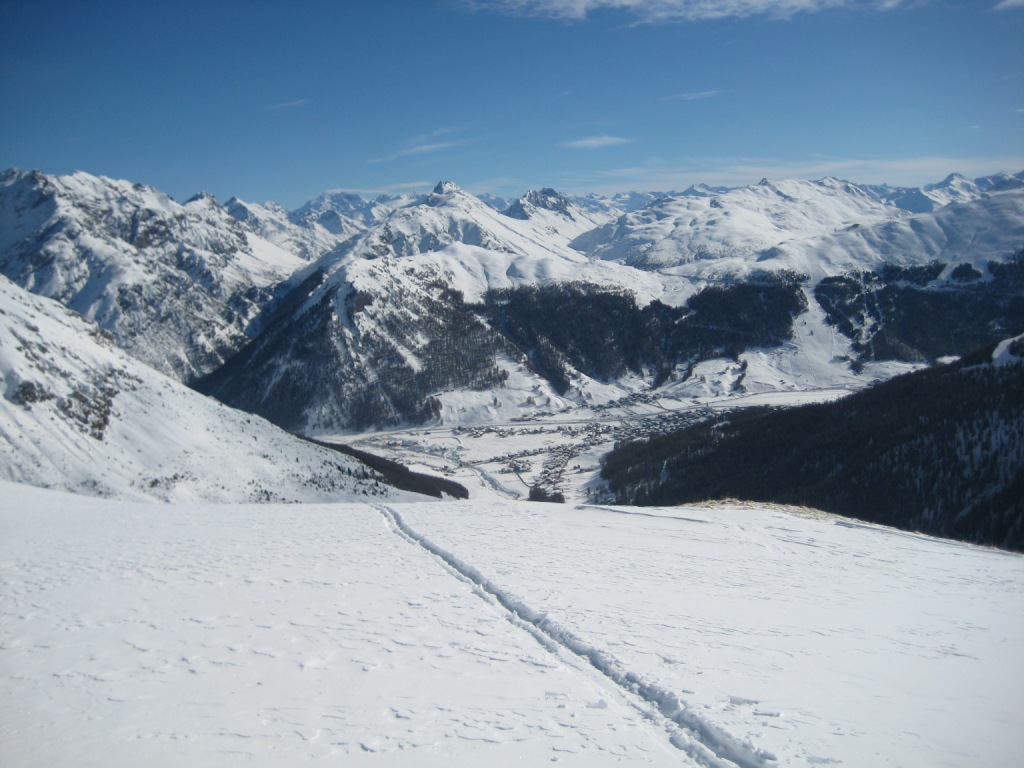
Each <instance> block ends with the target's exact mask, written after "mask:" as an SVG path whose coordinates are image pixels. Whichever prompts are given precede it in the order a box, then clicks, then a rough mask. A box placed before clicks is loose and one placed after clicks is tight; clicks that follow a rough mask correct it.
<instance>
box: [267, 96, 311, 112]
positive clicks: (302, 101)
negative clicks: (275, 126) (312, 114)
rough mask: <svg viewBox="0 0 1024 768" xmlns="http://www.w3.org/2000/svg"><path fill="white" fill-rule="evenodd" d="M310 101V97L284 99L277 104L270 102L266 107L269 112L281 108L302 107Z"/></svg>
mask: <svg viewBox="0 0 1024 768" xmlns="http://www.w3.org/2000/svg"><path fill="white" fill-rule="evenodd" d="M308 103H309V99H295V101H282V102H278V103H277V104H268V105H267V106H266V107H264V110H265V111H267V112H271V111H276V110H279V109H295V108H296V107H302V106H305V105H306V104H308Z"/></svg>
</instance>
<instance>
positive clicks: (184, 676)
mask: <svg viewBox="0 0 1024 768" xmlns="http://www.w3.org/2000/svg"><path fill="white" fill-rule="evenodd" d="M0 527H2V530H3V533H4V535H3V536H2V537H0V578H2V579H3V583H4V588H3V591H2V593H0V612H2V614H0V615H2V621H0V686H2V688H0V760H2V762H3V763H5V764H7V765H18V766H33V765H40V766H43V765H46V766H49V765H66V766H78V765H104V766H129V765H132V766H135V765H153V766H161V765H168V766H170V765H182V764H188V765H195V766H215V765H216V766H221V765H236V764H237V765H240V764H246V765H285V764H287V765H295V764H306V763H308V762H311V761H312V762H321V763H324V764H334V763H336V762H338V761H342V762H343V763H344V764H346V765H349V764H354V765H362V764H367V765H417V766H419V765H428V766H429V765H438V766H440V765H481V764H488V765H495V766H504V765H512V764H517V765H518V764H525V765H539V764H541V763H548V762H557V763H559V764H568V765H578V766H584V765H588V766H589V765H608V764H612V763H615V764H620V763H623V764H644V765H700V766H705V767H708V766H717V767H718V768H724V767H727V766H747V767H750V766H762V767H763V766H782V765H785V766H812V765H827V764H833V765H840V764H841V765H858V766H859V765H894V766H895V765H899V766H908V767H911V768H912V767H913V766H929V767H932V766H962V765H986V766H994V767H996V768H998V767H999V766H1013V765H1016V764H1017V761H1018V758H1019V755H1020V754H1021V752H1022V750H1024V731H1022V729H1021V728H1020V712H1021V711H1022V709H1024V707H1022V705H1024V700H1022V693H1021V692H1022V691H1024V668H1022V666H1021V664H1020V662H1019V660H1020V659H1021V658H1024V655H1022V654H1024V614H1022V613H1021V611H1020V606H1021V600H1022V593H1024V558H1022V557H1021V556H1018V555H1011V554H1007V553H1003V552H998V551H995V550H988V549H982V548H977V547H971V546H969V545H964V544H959V543H954V542H948V541H941V540H936V539H930V538H927V537H923V536H917V535H914V534H907V533H902V532H898V531H893V530H890V529H885V528H880V527H876V526H870V525H864V524H860V523H853V522H849V521H846V520H843V519H840V518H835V517H832V516H827V515H823V514H820V513H813V512H811V511H809V510H798V509H790V508H774V507H768V506H754V505H746V504H738V503H732V504H717V505H699V506H688V507H679V508H672V509H644V510H642V511H641V510H630V509H624V508H603V507H588V506H569V505H545V504H529V503H526V502H516V503H503V502H496V501H490V502H488V501H477V502H454V503H435V504H395V503H384V504H305V505H261V506H258V507H257V506H248V505H204V504H174V505H152V504H137V503H130V502H125V501H114V500H106V499H90V498H85V497H81V496H72V495H68V494H63V493H58V492H55V491H46V490H41V489H35V488H29V487H27V486H22V485H17V484H11V483H0ZM325 761H326V762H325Z"/></svg>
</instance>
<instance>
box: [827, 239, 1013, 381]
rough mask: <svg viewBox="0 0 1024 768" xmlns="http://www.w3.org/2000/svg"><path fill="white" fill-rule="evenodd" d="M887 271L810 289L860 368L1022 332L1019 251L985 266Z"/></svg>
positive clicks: (937, 354) (927, 358)
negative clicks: (847, 342) (983, 268)
mask: <svg viewBox="0 0 1024 768" xmlns="http://www.w3.org/2000/svg"><path fill="white" fill-rule="evenodd" d="M947 266H948V264H945V263H943V262H940V261H933V262H932V263H931V264H928V265H922V266H910V267H900V266H895V265H886V266H883V267H882V268H880V269H878V270H876V271H874V272H861V273H857V274H848V275H841V276H834V277H826V278H824V279H823V280H822V281H821V282H820V283H818V285H817V286H815V289H814V296H815V298H816V299H817V301H818V303H819V304H821V306H822V307H823V308H824V309H825V311H826V313H827V317H828V321H829V323H831V324H832V325H834V326H836V328H837V329H838V330H839V331H840V332H841V333H843V335H845V336H846V337H847V338H849V339H851V340H852V341H853V349H854V352H855V353H856V354H857V360H856V361H855V362H854V366H855V368H859V367H860V366H862V365H863V363H864V362H866V361H870V360H903V361H906V362H929V363H934V362H935V361H937V360H938V359H939V358H941V357H943V356H947V355H961V354H964V353H965V352H967V351H969V350H972V349H975V348H977V347H979V346H981V345H983V344H987V343H989V342H991V341H993V340H995V339H998V338H1001V337H1005V336H1007V335H1010V333H1011V332H1012V330H1013V329H1014V328H1020V327H1022V326H1024V249H1022V250H1020V251H1018V252H1017V253H1015V254H1013V255H1012V256H1010V257H1009V258H1008V259H1007V260H1006V261H1003V262H997V261H992V262H989V264H988V267H987V269H988V273H989V279H987V280H986V279H983V278H984V275H983V274H982V273H981V272H980V271H979V270H977V269H975V268H974V267H973V266H971V265H970V264H967V263H963V264H958V265H957V266H955V267H954V268H953V269H952V270H950V272H949V277H948V279H947V280H945V281H939V280H938V278H939V276H940V275H941V274H942V273H943V272H944V271H945V270H946V268H947Z"/></svg>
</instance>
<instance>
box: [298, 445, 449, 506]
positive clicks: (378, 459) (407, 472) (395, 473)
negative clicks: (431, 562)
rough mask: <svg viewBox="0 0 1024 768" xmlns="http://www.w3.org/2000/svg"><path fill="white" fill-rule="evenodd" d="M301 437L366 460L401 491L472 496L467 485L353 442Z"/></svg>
mask: <svg viewBox="0 0 1024 768" xmlns="http://www.w3.org/2000/svg"><path fill="white" fill-rule="evenodd" d="M298 437H302V439H304V440H307V441H309V442H311V443H316V444H317V445H320V446H323V447H324V448H330V449H331V450H332V451H337V452H338V453H343V454H345V455H346V456H351V457H352V458H354V459H359V461H361V462H363V464H365V465H366V466H368V467H369V468H370V469H372V470H374V471H375V472H377V473H378V474H379V475H380V476H381V477H382V478H383V479H384V481H385V482H386V483H387V484H388V485H390V486H392V487H394V488H398V489H399V490H401V491H411V492H412V493H422V494H424V495H425V496H433V497H434V498H437V499H441V498H444V497H445V496H450V497H452V498H453V499H468V498H469V491H468V490H466V486H464V485H462V484H461V483H457V482H455V481H454V480H449V479H447V478H444V477H437V476H435V475H427V474H424V473H423V472H413V471H412V470H411V469H409V468H408V467H407V466H405V465H404V464H399V463H398V462H397V461H391V459H385V458H384V457H383V456H377V455H376V454H373V453H367V452H366V451H361V450H359V449H358V448H353V447H352V446H350V445H344V444H342V443H327V442H324V441H322V440H316V439H314V438H312V437H303V436H302V435H298Z"/></svg>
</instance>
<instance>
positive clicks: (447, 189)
mask: <svg viewBox="0 0 1024 768" xmlns="http://www.w3.org/2000/svg"><path fill="white" fill-rule="evenodd" d="M461 191H462V187H460V186H459V185H458V184H456V183H455V182H454V181H446V180H441V181H439V182H437V186H436V187H434V191H433V192H432V194H435V195H447V194H451V193H452V192H461Z"/></svg>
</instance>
